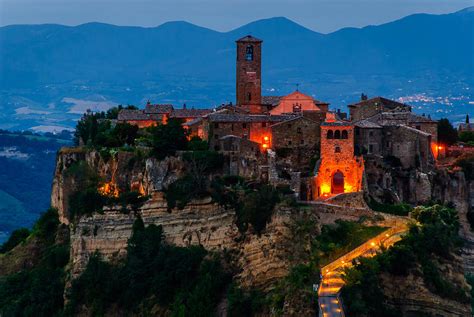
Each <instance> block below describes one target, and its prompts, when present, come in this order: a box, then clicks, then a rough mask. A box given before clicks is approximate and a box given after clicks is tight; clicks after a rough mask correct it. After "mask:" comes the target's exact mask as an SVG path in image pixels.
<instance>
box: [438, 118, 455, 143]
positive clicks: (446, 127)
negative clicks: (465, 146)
mask: <svg viewBox="0 0 474 317" xmlns="http://www.w3.org/2000/svg"><path fill="white" fill-rule="evenodd" d="M457 140H458V132H457V130H456V129H455V128H454V127H453V125H452V124H451V122H449V120H448V119H445V118H443V119H440V120H439V121H438V142H439V143H441V144H445V145H452V144H454V143H456V141H457Z"/></svg>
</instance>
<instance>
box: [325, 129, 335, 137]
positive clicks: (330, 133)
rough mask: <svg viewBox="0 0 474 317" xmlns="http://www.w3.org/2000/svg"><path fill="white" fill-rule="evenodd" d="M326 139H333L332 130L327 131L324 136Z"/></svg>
mask: <svg viewBox="0 0 474 317" xmlns="http://www.w3.org/2000/svg"><path fill="white" fill-rule="evenodd" d="M326 138H328V139H334V132H332V130H328V133H327V135H326Z"/></svg>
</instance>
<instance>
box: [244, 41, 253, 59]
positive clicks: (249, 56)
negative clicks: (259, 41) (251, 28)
mask: <svg viewBox="0 0 474 317" xmlns="http://www.w3.org/2000/svg"><path fill="white" fill-rule="evenodd" d="M245 60H246V61H253V45H247V49H246V50H245Z"/></svg>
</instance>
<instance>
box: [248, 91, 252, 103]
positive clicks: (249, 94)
mask: <svg viewBox="0 0 474 317" xmlns="http://www.w3.org/2000/svg"><path fill="white" fill-rule="evenodd" d="M250 100H252V94H251V93H250V92H248V93H247V101H250Z"/></svg>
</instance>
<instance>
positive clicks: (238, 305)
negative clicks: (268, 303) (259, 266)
mask: <svg viewBox="0 0 474 317" xmlns="http://www.w3.org/2000/svg"><path fill="white" fill-rule="evenodd" d="M227 303H228V306H227V313H228V315H229V317H241V316H248V317H252V316H255V314H257V313H259V312H260V311H261V310H262V306H264V304H265V297H264V295H263V293H262V292H260V291H258V290H257V289H249V290H244V289H242V288H240V287H238V286H237V284H235V283H232V284H231V286H230V287H229V290H228V291H227Z"/></svg>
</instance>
